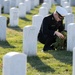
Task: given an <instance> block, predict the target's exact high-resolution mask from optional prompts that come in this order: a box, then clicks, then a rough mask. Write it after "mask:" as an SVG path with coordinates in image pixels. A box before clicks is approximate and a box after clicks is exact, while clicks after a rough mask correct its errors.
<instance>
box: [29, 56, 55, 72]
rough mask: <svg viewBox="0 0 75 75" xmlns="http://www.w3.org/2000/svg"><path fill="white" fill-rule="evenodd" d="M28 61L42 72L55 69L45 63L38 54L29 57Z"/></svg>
mask: <svg viewBox="0 0 75 75" xmlns="http://www.w3.org/2000/svg"><path fill="white" fill-rule="evenodd" d="M28 63H30V65H31V66H32V67H33V68H34V69H36V70H38V71H40V72H45V73H46V72H54V71H55V70H54V69H52V68H51V67H50V66H48V65H47V64H45V63H43V62H42V61H41V60H40V58H39V57H38V56H32V57H28Z"/></svg>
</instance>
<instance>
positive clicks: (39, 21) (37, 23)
mask: <svg viewBox="0 0 75 75" xmlns="http://www.w3.org/2000/svg"><path fill="white" fill-rule="evenodd" d="M42 20H43V17H42V16H41V15H34V16H33V17H32V26H36V28H37V34H38V32H39V30H40V27H41V24H42Z"/></svg>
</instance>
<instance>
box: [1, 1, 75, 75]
mask: <svg viewBox="0 0 75 75" xmlns="http://www.w3.org/2000/svg"><path fill="white" fill-rule="evenodd" d="M49 2H50V0H45V1H44V3H43V4H42V7H40V9H39V13H38V14H37V15H34V16H33V17H32V25H31V26H30V25H28V26H25V27H24V28H23V53H24V54H23V53H18V52H10V53H7V54H6V55H5V56H4V57H3V75H26V63H27V56H33V55H36V54H37V35H38V32H39V29H40V26H41V23H42V20H43V18H44V17H45V16H46V15H48V12H49V10H50V9H51V5H52V3H51V2H50V4H51V5H50V4H49ZM49 5H50V6H49ZM69 7H70V6H69ZM11 9H12V8H11ZM15 9H17V8H13V9H12V12H13V13H12V15H14V14H15V12H16V11H15ZM10 13H11V12H10ZM17 13H18V12H16V14H17ZM70 14H71V15H72V13H69V15H70ZM12 15H11V16H12ZM69 15H67V17H68V16H69ZM11 16H10V18H11ZM18 17H19V16H16V18H15V19H17V18H18ZM71 17H72V16H70V18H71ZM70 18H69V17H68V18H66V17H65V23H66V21H67V24H66V25H67V33H68V34H67V36H68V37H67V39H68V40H67V42H68V44H69V45H71V46H72V47H71V48H69V49H68V51H72V50H73V48H74V38H75V36H74V34H73V33H72V32H73V31H74V26H75V24H74V22H72V21H70ZM3 19H5V18H3ZM12 20H14V17H13V16H12ZM71 20H72V18H71ZM73 20H74V18H73ZM3 21H4V20H3ZM15 21H16V22H18V21H17V20H15ZM1 22H2V21H1ZM1 22H0V23H1ZM3 23H5V22H3ZM3 23H2V25H3ZM13 24H14V23H13ZM17 25H18V24H17ZM2 28H3V30H4V26H3V27H2ZM2 28H1V29H2ZM70 28H71V29H70ZM0 32H1V31H0ZM1 33H2V32H1ZM72 39H73V40H72ZM70 40H71V41H70ZM74 55H75V54H74ZM17 62H18V63H17ZM74 62H75V61H74ZM17 64H18V65H17ZM73 65H74V64H73ZM7 68H8V69H7ZM73 69H74V67H73ZM15 73H16V74H15ZM74 74H75V73H74V71H73V75H74Z"/></svg>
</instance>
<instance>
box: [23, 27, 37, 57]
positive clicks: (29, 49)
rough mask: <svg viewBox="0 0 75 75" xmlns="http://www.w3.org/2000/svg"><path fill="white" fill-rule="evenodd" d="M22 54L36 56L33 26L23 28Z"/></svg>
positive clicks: (34, 29) (35, 37)
mask: <svg viewBox="0 0 75 75" xmlns="http://www.w3.org/2000/svg"><path fill="white" fill-rule="evenodd" d="M23 52H24V53H25V54H27V55H28V56H35V55H36V54H37V35H36V27H34V26H25V27H24V29H23Z"/></svg>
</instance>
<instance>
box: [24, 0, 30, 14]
mask: <svg viewBox="0 0 75 75" xmlns="http://www.w3.org/2000/svg"><path fill="white" fill-rule="evenodd" d="M25 4H26V12H27V13H30V11H31V2H30V0H26V1H25Z"/></svg>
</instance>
